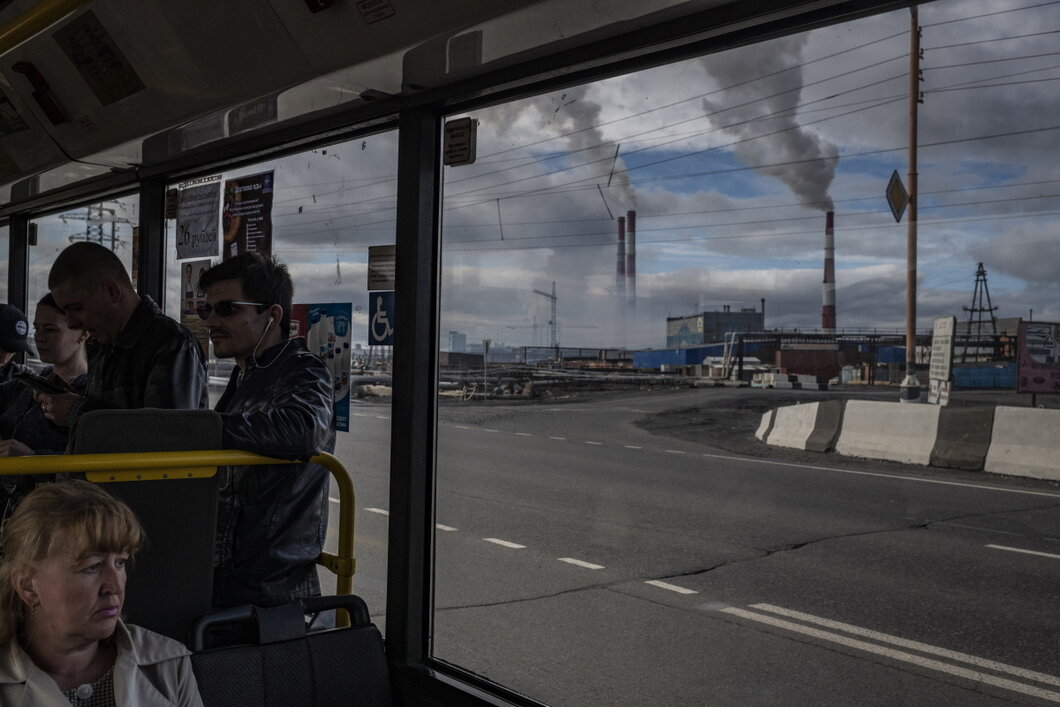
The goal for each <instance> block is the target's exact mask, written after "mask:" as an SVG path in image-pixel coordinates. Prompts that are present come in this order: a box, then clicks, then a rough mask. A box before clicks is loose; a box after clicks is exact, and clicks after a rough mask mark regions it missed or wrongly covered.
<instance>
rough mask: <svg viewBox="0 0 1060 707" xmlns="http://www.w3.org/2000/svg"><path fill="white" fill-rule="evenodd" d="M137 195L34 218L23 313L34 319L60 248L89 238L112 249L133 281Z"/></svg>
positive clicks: (136, 234)
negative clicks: (34, 235) (35, 310)
mask: <svg viewBox="0 0 1060 707" xmlns="http://www.w3.org/2000/svg"><path fill="white" fill-rule="evenodd" d="M139 220H140V197H139V196H138V195H136V194H132V195H128V196H122V197H118V198H115V199H110V200H107V201H100V202H96V203H94V204H88V205H86V206H81V207H78V208H76V209H70V210H69V211H63V212H62V213H57V214H49V215H47V216H42V217H40V218H37V219H34V223H36V224H37V245H35V246H31V247H30V248H29V275H28V283H29V285H28V293H27V295H28V296H27V299H26V302H27V305H26V306H27V311H26V315H27V316H28V317H29V319H30V321H33V311H34V309H35V308H36V305H37V302H38V301H39V300H40V298H41V297H43V296H44V295H45V294H47V292H48V273H49V271H50V270H51V266H52V263H53V262H55V258H56V257H58V255H59V251H61V250H62V249H63V248H65V247H66V246H68V245H70V244H71V243H78V242H80V241H88V242H91V243H99V244H101V245H103V246H105V247H107V248H110V249H111V250H113V251H114V252H115V253H116V254H117V255H118V257H119V258H120V259H121V262H122V263H123V264H124V265H125V268H126V269H127V270H128V271H129V275H130V276H131V277H132V279H133V285H135V284H136V268H135V267H134V263H135V258H134V255H133V254H134V253H135V252H136V249H137V247H138V245H137V239H138V238H139V228H138V227H137V224H138V223H139Z"/></svg>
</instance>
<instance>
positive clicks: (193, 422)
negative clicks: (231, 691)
mask: <svg viewBox="0 0 1060 707" xmlns="http://www.w3.org/2000/svg"><path fill="white" fill-rule="evenodd" d="M221 444H222V436H221V417H220V415H218V413H216V412H214V411H213V410H159V409H152V408H146V409H139V410H94V411H92V412H88V413H85V414H84V415H82V416H81V417H79V418H78V420H77V423H76V424H75V425H74V428H73V429H72V430H71V432H70V441H69V444H68V446H67V452H68V453H71V454H101V453H106V452H161V451H168V452H175V451H189V450H196V449H220V448H221ZM217 484H218V480H217V475H214V476H213V477H210V478H198V479H165V480H158V481H119V482H112V483H107V484H106V485H105V488H106V490H107V491H109V492H111V493H113V494H114V495H115V496H117V497H118V498H121V499H122V500H123V501H125V502H126V503H127V504H129V507H130V508H132V509H133V511H134V512H135V513H136V515H137V516H138V517H139V518H140V522H141V523H142V524H143V526H144V530H145V532H146V534H147V540H146V542H145V543H144V545H143V547H142V548H141V549H140V552H139V553H137V556H136V559H135V560H134V561H133V565H132V568H131V570H130V572H129V588H128V590H127V592H126V600H125V614H126V616H127V617H128V621H129V622H130V623H134V624H137V625H140V626H143V627H145V628H149V629H151V630H152V631H157V632H158V633H161V634H163V635H166V636H170V637H172V638H175V639H177V640H179V641H184V642H186V641H187V640H188V629H189V627H190V626H191V624H192V622H193V621H194V620H195V619H197V618H198V617H200V616H202V615H203V614H204V613H206V612H207V611H209V610H210V607H211V606H212V601H211V599H212V593H213V549H214V540H215V538H214V536H215V527H216V524H217ZM190 519H194V520H195V522H193V523H192V522H189V520H190Z"/></svg>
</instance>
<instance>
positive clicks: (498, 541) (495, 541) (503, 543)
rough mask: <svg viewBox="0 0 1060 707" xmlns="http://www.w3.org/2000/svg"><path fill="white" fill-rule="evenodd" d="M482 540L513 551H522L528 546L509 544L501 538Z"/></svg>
mask: <svg viewBox="0 0 1060 707" xmlns="http://www.w3.org/2000/svg"><path fill="white" fill-rule="evenodd" d="M482 539H483V540H485V541H486V542H488V543H493V544H494V545H500V546H501V547H508V548H511V549H513V550H522V549H523V548H525V547H526V545H520V544H519V543H513V542H508V541H507V540H501V539H500V538H482Z"/></svg>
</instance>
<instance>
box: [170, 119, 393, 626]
mask: <svg viewBox="0 0 1060 707" xmlns="http://www.w3.org/2000/svg"><path fill="white" fill-rule="evenodd" d="M396 162H397V137H396V134H395V133H390V132H388V133H381V134H377V135H371V136H366V137H363V138H358V139H357V140H354V141H351V142H345V143H341V144H336V145H330V146H328V147H325V148H319V149H316V150H311V151H307V152H302V153H299V154H296V155H292V156H289V157H284V158H281V159H276V160H272V161H269V162H262V163H258V164H254V165H250V166H247V167H243V168H240V169H238V170H229V171H226V172H224V173H223V174H218V175H208V176H217V177H218V178H219V182H218V183H219V186H218V188H219V189H220V190H221V191H222V192H223V189H224V185H225V183H226V182H228V181H229V180H236V179H239V178H243V177H249V176H253V175H258V174H262V173H271V175H272V183H273V184H274V185H275V189H274V193H273V196H272V207H271V229H272V252H273V254H274V255H275V256H276V257H277V258H278V259H279V260H280V261H282V262H283V263H285V264H286V265H287V267H288V269H289V271H290V273H291V277H292V279H293V281H294V304H295V305H298V304H324V303H349V304H350V305H351V308H352V309H351V313H352V318H351V321H350V328H349V335H348V338H349V346H348V347H347V348H341V347H340V348H338V349H335V350H334V353H333V354H332V355H334V356H336V357H337V356H338V355H339V352H340V351H342V352H343V354H344V355H345V356H348V357H349V360H348V362H347V363H348V365H347V366H346V367H345V368H343V367H342V366H341V365H339V364H338V363H336V368H335V370H336V371H341V372H342V375H347V376H348V386H343V387H342V389H340V391H339V394H340V395H341V394H342V393H343V392H345V390H346V389H347V388H348V390H349V396H350V414H349V428H350V429H349V432H339V433H338V437H337V440H336V449H335V454H336V456H338V457H339V459H340V460H341V461H342V462H343V463H344V464H345V465H346V467H347V468H348V469H350V470H351V471H352V472H353V475H354V483H355V485H356V492H357V499H358V506H359V507H358V509H357V520H356V522H357V532H356V545H355V548H354V551H355V554H356V557H357V574H356V575H355V577H354V581H353V583H354V591H355V592H356V593H357V594H359V595H361V596H362V597H364V599H365V600H366V601H367V602H368V606H369V609H370V610H371V611H372V612H373V615H374V616H376V617H381V616H382V615H383V612H384V609H385V604H386V547H387V517H386V515H384V514H382V513H379V512H373V511H372V510H368V511H365V510H363V509H364V508H368V509H374V510H375V511H379V510H381V509H386V508H387V505H388V502H387V499H388V497H389V478H390V474H389V465H390V427H389V425H390V422H389V417H390V390H391V388H390V361H391V358H392V352H391V347H389V346H385V347H384V346H377V345H372V344H370V342H369V334H368V332H369V325H370V321H371V316H372V313H373V311H372V309H371V302H370V298H369V293H368V289H367V288H368V278H367V271H368V249H369V248H370V247H372V246H392V245H393V244H394V207H395V201H396V197H395V194H396V178H395V174H396ZM193 181H196V182H199V183H201V182H202V180H193ZM191 186H192V182H190V181H189V182H180V183H174V184H172V185H170V188H190V187H191ZM222 207H223V196H222V198H221V201H220V202H219V203H218V207H217V211H216V214H215V218H216V219H217V222H218V223H222V224H223V223H224V221H223V219H222V210H223V209H222ZM176 227H177V223H176V221H175V220H172V219H170V220H168V221H167V243H166V306H165V308H166V312H167V313H168V314H169V315H170V316H173V317H177V318H180V319H181V320H182V321H184V322H185V323H186V324H187V325H188V326H189V327H190V328H192V329H193V331H199V333H200V334H201V335H202V336H203V339H204V341H205V340H206V331H205V327H203V326H202V325H201V322H199V320H198V317H197V316H196V315H194V314H191V313H189V312H188V311H182V300H185V301H186V300H187V297H186V296H185V292H183V291H182V282H183V276H184V269H185V267H187V266H188V265H190V264H192V263H194V264H195V265H196V267H195V269H194V270H193V274H192V277H193V279H194V280H197V278H198V267H199V266H198V264H199V263H201V262H202V261H203V260H206V261H209V263H211V264H216V263H218V262H220V255H219V252H220V251H219V250H215V251H214V255H212V256H194V257H190V258H181V259H178V258H177V249H176V235H177V230H176ZM222 243H226V242H225V241H223V240H222ZM192 294H193V296H194V293H192ZM325 347H326V345H325ZM322 353H323V355H325V356H326V355H327V354H328V352H327V351H322ZM209 361H210V374H211V378H210V399H211V404H214V403H216V401H217V399H218V398H219V397H220V395H221V393H222V391H223V390H224V387H225V385H226V384H227V382H228V375H229V373H230V371H231V366H232V361H231V359H225V360H220V361H219V360H217V359H216V358H215V357H214V356H213V355H212V352H211V355H210V357H209ZM332 491H333V492H332V494H331V496H332V498H334V499H338V496H339V494H338V490H337V489H335V488H334V487H333V489H332ZM338 518H339V514H338V504H337V502H335V503H332V506H331V514H330V526H329V532H328V537H327V542H326V544H325V549H326V550H327V551H329V552H335V551H336V549H337V543H338V534H337V530H336V528H337V523H338ZM320 576H321V584H322V588H323V590H324V592H325V593H333V592H334V589H335V578H334V576H333V575H331V574H330V573H328V572H326V571H325V570H323V569H321V570H320ZM376 622H377V623H378V624H379V625H380V626H382V625H383V623H384V622H383V620H382V619H381V618H377V619H376Z"/></svg>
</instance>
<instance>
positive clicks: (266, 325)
mask: <svg viewBox="0 0 1060 707" xmlns="http://www.w3.org/2000/svg"><path fill="white" fill-rule="evenodd" d="M275 321H276V317H269V321H267V322H265V329H264V330H262V332H261V333H262V334H264V333H265V332H266V331H268V330H269V327H271V326H272V324H273V322H275Z"/></svg>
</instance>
